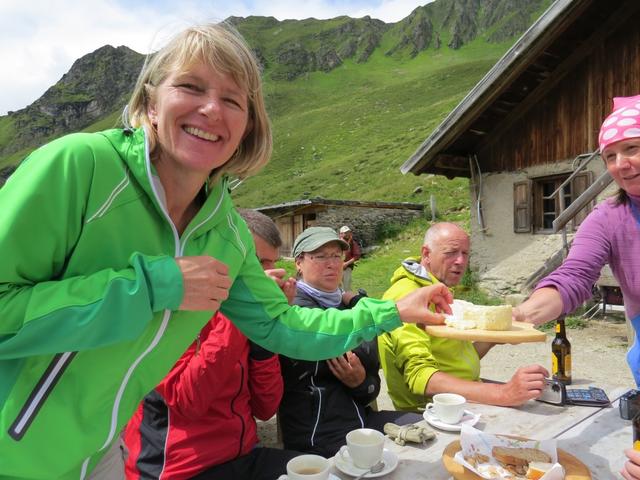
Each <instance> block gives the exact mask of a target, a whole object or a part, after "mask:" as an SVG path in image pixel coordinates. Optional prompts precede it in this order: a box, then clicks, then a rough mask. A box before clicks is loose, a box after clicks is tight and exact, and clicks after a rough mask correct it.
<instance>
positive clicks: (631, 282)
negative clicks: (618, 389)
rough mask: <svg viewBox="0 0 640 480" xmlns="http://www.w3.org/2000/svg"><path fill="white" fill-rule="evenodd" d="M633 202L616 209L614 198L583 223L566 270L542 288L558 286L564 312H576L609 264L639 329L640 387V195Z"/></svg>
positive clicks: (633, 356) (635, 366)
mask: <svg viewBox="0 0 640 480" xmlns="http://www.w3.org/2000/svg"><path fill="white" fill-rule="evenodd" d="M629 199H630V201H629V202H628V203H627V204H626V205H616V203H615V202H614V200H613V199H608V200H605V201H604V202H602V203H600V204H599V205H598V206H597V207H596V208H595V209H594V210H593V211H592V212H591V213H590V214H589V216H587V218H586V219H585V220H584V221H583V222H582V224H581V225H580V228H579V229H578V232H577V233H576V235H575V238H574V240H573V244H572V245H571V250H570V252H569V256H568V257H567V259H566V260H565V261H564V263H563V264H562V266H560V267H559V268H558V269H557V270H555V271H554V272H553V273H552V274H550V275H549V276H547V277H546V278H544V279H543V280H542V281H541V282H540V283H539V284H538V285H537V286H536V289H538V288H542V287H555V288H556V289H557V290H558V292H560V295H561V296H562V302H563V304H564V308H563V313H569V312H572V311H573V310H575V309H576V308H577V307H579V306H580V305H581V304H582V303H583V302H584V301H586V300H588V299H589V298H590V297H591V288H592V286H593V284H594V283H595V282H596V280H597V279H598V277H599V275H600V270H601V269H602V266H603V265H604V264H605V263H608V264H609V266H610V267H611V271H612V272H613V275H614V277H615V278H616V280H617V281H618V283H619V284H620V289H621V290H622V294H623V296H624V305H625V311H626V314H627V316H628V317H629V319H630V320H631V321H632V323H633V326H634V329H635V331H636V342H635V344H634V347H633V348H632V350H631V351H630V352H629V355H627V360H628V362H629V366H630V367H631V370H632V372H633V375H634V377H635V379H636V383H637V384H638V385H640V346H639V342H638V332H640V196H629Z"/></svg>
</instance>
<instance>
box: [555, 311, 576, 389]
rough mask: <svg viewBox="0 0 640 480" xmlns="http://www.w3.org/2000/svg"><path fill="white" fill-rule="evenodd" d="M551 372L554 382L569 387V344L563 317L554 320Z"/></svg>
mask: <svg viewBox="0 0 640 480" xmlns="http://www.w3.org/2000/svg"><path fill="white" fill-rule="evenodd" d="M551 372H552V374H553V379H554V380H557V381H559V382H561V383H564V384H565V385H571V343H569V339H568V338H567V333H566V331H565V326H564V316H561V317H559V318H558V320H556V338H554V339H553V342H552V343H551Z"/></svg>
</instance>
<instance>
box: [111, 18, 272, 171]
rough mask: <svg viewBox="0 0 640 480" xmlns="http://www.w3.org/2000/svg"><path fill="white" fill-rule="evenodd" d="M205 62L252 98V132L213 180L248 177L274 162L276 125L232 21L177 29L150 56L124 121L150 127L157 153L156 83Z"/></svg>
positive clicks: (249, 128) (249, 130)
mask: <svg viewBox="0 0 640 480" xmlns="http://www.w3.org/2000/svg"><path fill="white" fill-rule="evenodd" d="M201 62H202V63H205V64H206V65H208V66H209V67H211V68H212V69H214V70H216V71H218V72H220V73H222V74H225V75H230V76H231V77H232V78H233V80H234V81H235V82H236V83H237V84H238V86H239V87H240V88H242V89H243V90H244V91H245V92H246V94H247V97H248V105H249V112H248V114H249V115H248V116H249V120H248V126H247V134H246V136H245V137H244V138H243V140H242V142H240V145H239V146H238V149H237V150H236V152H235V153H234V154H233V156H232V157H231V158H230V159H229V160H228V161H227V162H226V163H225V164H224V165H222V166H221V167H220V168H218V169H217V170H215V171H214V172H212V175H211V178H210V182H211V183H215V182H216V181H217V180H218V179H219V178H220V177H221V176H222V175H224V174H232V175H236V176H238V177H240V178H245V177H248V176H250V175H253V174H255V173H257V172H258V171H259V170H260V169H261V168H262V167H263V166H264V165H266V163H267V162H268V161H269V158H270V156H271V149H272V136H271V125H270V123H269V117H268V115H267V111H266V109H265V106H264V98H263V95H262V82H261V79H260V69H259V67H258V63H257V61H256V59H255V57H254V55H253V53H252V52H251V50H250V49H249V47H248V46H247V44H246V42H245V41H244V39H243V38H242V36H241V35H240V33H238V31H237V30H236V29H235V28H234V27H233V26H231V25H229V24H228V23H224V22H221V23H207V24H203V25H196V26H193V27H190V28H187V29H186V30H183V31H182V32H180V33H179V34H177V35H176V36H175V37H174V38H173V39H172V40H170V41H169V43H167V44H166V45H165V46H164V47H162V48H161V49H160V50H158V51H157V52H155V53H154V54H150V55H148V56H147V59H146V60H145V64H144V66H143V68H142V72H141V73H140V76H139V77H138V80H137V82H136V86H135V88H134V90H133V94H132V95H131V98H130V100H129V104H128V105H127V109H126V111H125V114H124V116H126V118H124V120H125V124H126V123H128V124H129V125H131V126H133V127H145V128H146V131H147V133H148V134H149V148H150V151H151V153H152V154H154V153H155V150H156V148H158V137H157V132H156V129H155V128H154V126H153V125H152V123H151V120H150V119H149V115H148V107H149V103H150V100H152V99H153V95H154V94H155V90H156V87H158V85H160V84H161V83H162V82H163V81H164V80H165V79H166V78H167V77H168V76H169V75H170V74H171V73H172V72H173V71H176V70H178V71H180V70H185V69H187V68H189V67H190V66H192V65H194V64H196V63H201Z"/></svg>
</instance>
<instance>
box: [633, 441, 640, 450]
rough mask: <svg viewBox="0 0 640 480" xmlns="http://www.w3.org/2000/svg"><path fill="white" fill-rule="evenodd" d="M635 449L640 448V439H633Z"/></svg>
mask: <svg viewBox="0 0 640 480" xmlns="http://www.w3.org/2000/svg"><path fill="white" fill-rule="evenodd" d="M633 449H634V450H640V440H634V441H633Z"/></svg>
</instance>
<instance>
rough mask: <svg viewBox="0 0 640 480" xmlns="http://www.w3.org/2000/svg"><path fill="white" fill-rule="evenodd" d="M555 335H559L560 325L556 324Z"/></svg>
mask: <svg viewBox="0 0 640 480" xmlns="http://www.w3.org/2000/svg"><path fill="white" fill-rule="evenodd" d="M556 333H560V324H559V323H556Z"/></svg>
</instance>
